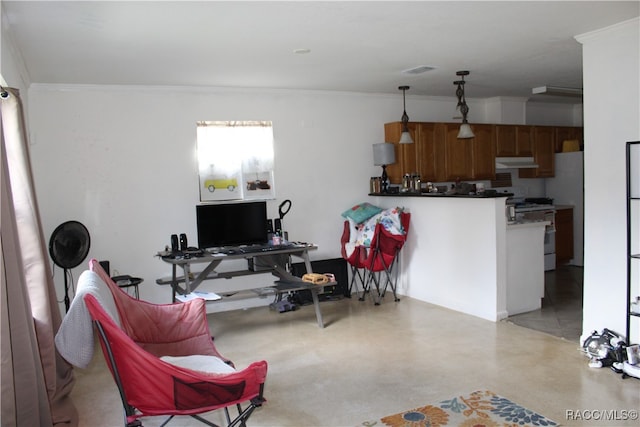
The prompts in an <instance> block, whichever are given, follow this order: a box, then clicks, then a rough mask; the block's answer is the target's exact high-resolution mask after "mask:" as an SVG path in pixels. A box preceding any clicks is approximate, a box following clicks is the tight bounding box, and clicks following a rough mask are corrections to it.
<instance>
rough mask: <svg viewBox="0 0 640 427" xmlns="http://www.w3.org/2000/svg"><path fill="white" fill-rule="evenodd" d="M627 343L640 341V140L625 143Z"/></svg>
mask: <svg viewBox="0 0 640 427" xmlns="http://www.w3.org/2000/svg"><path fill="white" fill-rule="evenodd" d="M626 154H627V300H626V301H625V305H626V306H627V309H626V311H627V316H626V317H627V318H626V323H627V334H626V337H627V343H628V344H629V345H631V344H633V343H634V341H635V343H638V341H640V306H639V305H638V303H639V302H640V301H638V300H639V299H640V234H639V232H640V141H633V142H627V153H626Z"/></svg>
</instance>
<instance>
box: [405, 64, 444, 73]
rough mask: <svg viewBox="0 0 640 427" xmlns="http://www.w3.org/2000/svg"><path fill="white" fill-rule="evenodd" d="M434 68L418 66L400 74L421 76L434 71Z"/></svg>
mask: <svg viewBox="0 0 640 427" xmlns="http://www.w3.org/2000/svg"><path fill="white" fill-rule="evenodd" d="M435 68H436V67H431V66H429V65H420V66H418V67H414V68H409V69H408V70H404V71H403V72H402V74H422V73H426V72H427V71H431V70H434V69H435Z"/></svg>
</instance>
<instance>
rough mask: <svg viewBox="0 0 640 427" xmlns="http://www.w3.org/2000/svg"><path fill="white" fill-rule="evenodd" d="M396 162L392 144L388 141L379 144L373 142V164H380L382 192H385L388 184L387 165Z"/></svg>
mask: <svg viewBox="0 0 640 427" xmlns="http://www.w3.org/2000/svg"><path fill="white" fill-rule="evenodd" d="M395 162H396V153H395V150H394V146H393V144H390V143H388V142H381V143H379V144H373V164H374V165H375V166H382V176H381V178H382V192H383V193H386V192H387V187H388V186H389V181H388V178H389V177H388V176H387V165H390V164H393V163H395Z"/></svg>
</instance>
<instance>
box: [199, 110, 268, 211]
mask: <svg viewBox="0 0 640 427" xmlns="http://www.w3.org/2000/svg"><path fill="white" fill-rule="evenodd" d="M197 151H198V175H199V191H200V200H201V201H203V202H208V201H218V200H242V199H271V198H275V188H274V183H273V176H274V173H273V130H272V125H271V122H209V121H207V122H197Z"/></svg>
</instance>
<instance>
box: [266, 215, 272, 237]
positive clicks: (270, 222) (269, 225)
mask: <svg viewBox="0 0 640 427" xmlns="http://www.w3.org/2000/svg"><path fill="white" fill-rule="evenodd" d="M267 233H271V234H273V220H272V219H268V220H267Z"/></svg>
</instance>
